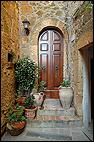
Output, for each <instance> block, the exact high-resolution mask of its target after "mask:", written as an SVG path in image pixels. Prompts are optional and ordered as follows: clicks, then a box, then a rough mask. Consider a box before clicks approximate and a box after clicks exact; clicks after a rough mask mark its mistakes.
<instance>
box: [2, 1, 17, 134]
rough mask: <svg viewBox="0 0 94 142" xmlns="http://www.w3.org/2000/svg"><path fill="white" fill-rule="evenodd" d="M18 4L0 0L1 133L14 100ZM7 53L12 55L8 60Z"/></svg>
mask: <svg viewBox="0 0 94 142" xmlns="http://www.w3.org/2000/svg"><path fill="white" fill-rule="evenodd" d="M18 39H19V28H18V4H17V3H16V2H15V1H14V2H13V1H2V2H1V133H2V132H3V131H4V128H5V127H3V126H5V125H4V124H5V123H6V114H7V111H8V107H9V106H10V104H11V103H12V102H13V101H14V95H15V77H14V63H15V61H16V60H17V59H18V57H19V42H18ZM8 53H11V54H12V55H13V60H12V62H10V61H9V59H8V58H9V56H8Z"/></svg>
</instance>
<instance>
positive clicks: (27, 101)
mask: <svg viewBox="0 0 94 142" xmlns="http://www.w3.org/2000/svg"><path fill="white" fill-rule="evenodd" d="M34 99H35V97H34V96H33V95H32V96H30V97H27V98H26V99H25V102H24V107H25V108H30V107H32V106H34V103H35V100H34Z"/></svg>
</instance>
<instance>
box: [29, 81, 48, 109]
mask: <svg viewBox="0 0 94 142" xmlns="http://www.w3.org/2000/svg"><path fill="white" fill-rule="evenodd" d="M45 84H46V82H45V81H43V80H42V81H41V82H40V83H39V84H38V88H37V89H36V87H35V88H34V89H33V90H32V93H31V94H30V95H32V94H33V96H34V97H35V102H36V105H37V106H38V108H40V109H42V108H43V103H44V100H45V97H46V96H45V94H44V90H45V89H46V88H45Z"/></svg>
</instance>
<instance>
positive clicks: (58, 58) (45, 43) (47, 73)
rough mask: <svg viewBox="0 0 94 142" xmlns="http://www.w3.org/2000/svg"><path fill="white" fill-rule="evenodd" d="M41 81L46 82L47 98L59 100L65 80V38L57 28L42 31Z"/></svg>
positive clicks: (40, 50)
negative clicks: (61, 86) (62, 82)
mask: <svg viewBox="0 0 94 142" xmlns="http://www.w3.org/2000/svg"><path fill="white" fill-rule="evenodd" d="M39 66H40V81H42V80H43V81H45V82H46V90H45V93H46V97H48V98H54V99H56V98H59V94H58V93H59V92H58V87H59V86H60V82H61V81H62V78H63V36H62V33H61V32H60V31H59V30H58V29H55V28H52V27H49V28H45V29H43V30H42V32H41V33H40V36H39Z"/></svg>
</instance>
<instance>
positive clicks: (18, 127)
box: [7, 121, 26, 136]
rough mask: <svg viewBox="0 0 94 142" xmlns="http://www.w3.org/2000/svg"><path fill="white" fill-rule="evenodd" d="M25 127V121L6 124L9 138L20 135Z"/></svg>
mask: <svg viewBox="0 0 94 142" xmlns="http://www.w3.org/2000/svg"><path fill="white" fill-rule="evenodd" d="M25 126H26V121H20V122H13V123H7V131H8V132H9V133H10V135H11V136H18V135H20V134H21V133H22V132H23V131H24V128H25Z"/></svg>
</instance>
